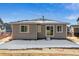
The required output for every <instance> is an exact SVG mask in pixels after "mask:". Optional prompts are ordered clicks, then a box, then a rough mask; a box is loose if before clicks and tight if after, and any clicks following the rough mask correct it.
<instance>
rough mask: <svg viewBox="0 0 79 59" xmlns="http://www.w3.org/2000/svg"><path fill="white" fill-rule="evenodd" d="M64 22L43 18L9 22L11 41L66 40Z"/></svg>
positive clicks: (65, 25) (65, 24)
mask: <svg viewBox="0 0 79 59" xmlns="http://www.w3.org/2000/svg"><path fill="white" fill-rule="evenodd" d="M67 24H68V23H66V22H60V21H56V20H49V19H45V18H44V17H43V18H38V19H33V20H23V21H17V22H11V27H12V38H13V39H43V38H66V36H67Z"/></svg>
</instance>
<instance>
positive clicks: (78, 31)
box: [70, 18, 79, 37]
mask: <svg viewBox="0 0 79 59" xmlns="http://www.w3.org/2000/svg"><path fill="white" fill-rule="evenodd" d="M70 32H71V35H72V36H77V37H79V18H78V19H77V24H75V25H71V26H70Z"/></svg>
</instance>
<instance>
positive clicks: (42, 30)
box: [38, 24, 67, 38]
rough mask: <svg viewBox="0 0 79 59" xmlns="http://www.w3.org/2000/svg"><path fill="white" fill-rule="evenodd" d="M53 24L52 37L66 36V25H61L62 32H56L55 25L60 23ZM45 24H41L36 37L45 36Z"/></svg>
mask: <svg viewBox="0 0 79 59" xmlns="http://www.w3.org/2000/svg"><path fill="white" fill-rule="evenodd" d="M53 25H54V36H52V38H66V36H67V33H66V31H67V29H66V28H67V26H66V25H62V26H63V32H62V33H57V31H56V30H57V29H56V26H57V25H60V24H53ZM45 26H46V25H41V32H40V33H39V34H38V38H45V37H46V34H45V31H46V29H45Z"/></svg>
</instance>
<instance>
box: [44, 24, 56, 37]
mask: <svg viewBox="0 0 79 59" xmlns="http://www.w3.org/2000/svg"><path fill="white" fill-rule="evenodd" d="M47 26H53V35H50V37H54V34H55V33H54V32H55V31H54V30H55V27H54V25H45V36H46V37H47V36H48V35H47Z"/></svg>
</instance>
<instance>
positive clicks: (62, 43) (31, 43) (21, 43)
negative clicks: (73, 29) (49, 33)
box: [0, 39, 79, 49]
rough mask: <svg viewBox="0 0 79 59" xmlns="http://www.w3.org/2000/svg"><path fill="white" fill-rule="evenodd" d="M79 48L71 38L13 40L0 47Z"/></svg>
mask: <svg viewBox="0 0 79 59" xmlns="http://www.w3.org/2000/svg"><path fill="white" fill-rule="evenodd" d="M45 47H61V48H64V47H65V48H79V45H78V44H76V43H73V42H71V41H69V40H56V39H53V40H12V41H9V42H7V43H4V44H1V45H0V49H26V48H45Z"/></svg>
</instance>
